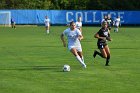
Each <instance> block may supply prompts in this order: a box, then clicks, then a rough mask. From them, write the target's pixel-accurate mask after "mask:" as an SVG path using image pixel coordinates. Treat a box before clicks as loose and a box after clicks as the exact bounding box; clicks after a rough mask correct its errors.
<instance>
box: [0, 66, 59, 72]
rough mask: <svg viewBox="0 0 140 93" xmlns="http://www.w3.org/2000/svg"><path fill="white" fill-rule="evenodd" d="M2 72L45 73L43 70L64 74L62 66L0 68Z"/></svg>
mask: <svg viewBox="0 0 140 93" xmlns="http://www.w3.org/2000/svg"><path fill="white" fill-rule="evenodd" d="M0 70H20V71H28V70H37V71H43V70H50V71H55V72H62V71H61V70H62V68H61V66H20V67H5V68H0Z"/></svg>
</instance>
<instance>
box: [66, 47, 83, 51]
mask: <svg viewBox="0 0 140 93" xmlns="http://www.w3.org/2000/svg"><path fill="white" fill-rule="evenodd" d="M72 48H76V50H77V51H78V52H82V47H81V46H68V49H69V50H71V49H72Z"/></svg>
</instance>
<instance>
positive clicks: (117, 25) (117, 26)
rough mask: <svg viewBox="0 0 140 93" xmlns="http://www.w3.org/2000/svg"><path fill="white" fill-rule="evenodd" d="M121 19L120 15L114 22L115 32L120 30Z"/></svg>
mask: <svg viewBox="0 0 140 93" xmlns="http://www.w3.org/2000/svg"><path fill="white" fill-rule="evenodd" d="M120 21H121V20H120V17H119V16H118V17H117V18H116V19H115V20H114V24H113V25H114V26H115V29H114V32H118V28H119V25H120Z"/></svg>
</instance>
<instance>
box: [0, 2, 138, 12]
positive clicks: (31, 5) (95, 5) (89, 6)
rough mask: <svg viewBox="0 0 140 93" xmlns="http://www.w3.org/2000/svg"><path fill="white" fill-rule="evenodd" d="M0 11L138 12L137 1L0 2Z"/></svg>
mask: <svg viewBox="0 0 140 93" xmlns="http://www.w3.org/2000/svg"><path fill="white" fill-rule="evenodd" d="M0 9H52V10H53V9H55V10H139V9H140V2H138V0H0Z"/></svg>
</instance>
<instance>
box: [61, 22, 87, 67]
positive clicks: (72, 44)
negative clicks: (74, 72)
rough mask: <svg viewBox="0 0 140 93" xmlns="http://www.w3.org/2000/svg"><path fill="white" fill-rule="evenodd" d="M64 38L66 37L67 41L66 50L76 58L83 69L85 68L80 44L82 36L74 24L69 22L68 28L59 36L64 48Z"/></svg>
mask: <svg viewBox="0 0 140 93" xmlns="http://www.w3.org/2000/svg"><path fill="white" fill-rule="evenodd" d="M64 36H66V37H67V39H68V49H69V50H70V52H71V53H72V54H73V55H74V56H75V57H76V59H77V60H78V61H79V62H80V64H81V65H82V66H83V67H84V68H86V64H85V63H84V57H83V53H82V47H81V43H80V41H81V40H82V39H83V36H82V34H81V32H80V30H79V29H77V28H76V25H75V23H74V22H71V23H70V27H69V28H67V29H66V30H64V32H63V33H62V34H61V40H62V42H63V45H64V47H66V42H65V39H64Z"/></svg>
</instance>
